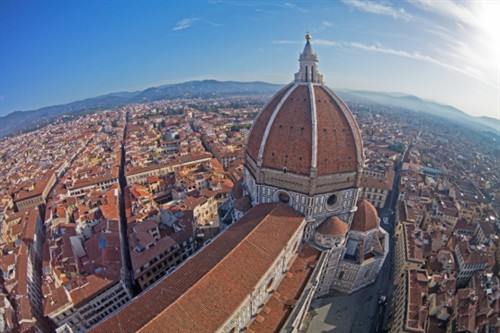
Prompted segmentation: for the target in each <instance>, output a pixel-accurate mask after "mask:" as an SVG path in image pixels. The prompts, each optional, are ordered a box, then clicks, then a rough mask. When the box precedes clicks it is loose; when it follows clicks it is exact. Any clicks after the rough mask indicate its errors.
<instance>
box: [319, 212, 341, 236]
mask: <svg viewBox="0 0 500 333" xmlns="http://www.w3.org/2000/svg"><path fill="white" fill-rule="evenodd" d="M316 231H317V232H319V233H320V234H322V235H329V236H341V235H345V234H347V232H348V231H349V226H348V225H347V223H345V222H344V221H342V220H341V219H340V218H339V217H338V216H331V217H329V218H328V219H326V221H324V222H323V223H321V225H320V226H319V228H318V229H316Z"/></svg>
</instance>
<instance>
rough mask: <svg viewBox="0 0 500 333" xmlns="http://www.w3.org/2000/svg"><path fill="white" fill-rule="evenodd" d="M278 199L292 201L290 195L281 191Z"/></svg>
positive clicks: (286, 201)
mask: <svg viewBox="0 0 500 333" xmlns="http://www.w3.org/2000/svg"><path fill="white" fill-rule="evenodd" d="M278 200H279V201H281V202H282V203H284V204H287V203H289V202H290V196H289V195H288V193H286V192H281V193H280V194H278Z"/></svg>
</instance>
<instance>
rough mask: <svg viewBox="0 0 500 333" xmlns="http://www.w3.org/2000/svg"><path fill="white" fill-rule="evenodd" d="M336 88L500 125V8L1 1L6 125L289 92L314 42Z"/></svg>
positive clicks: (0, 108)
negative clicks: (98, 102) (161, 89)
mask: <svg viewBox="0 0 500 333" xmlns="http://www.w3.org/2000/svg"><path fill="white" fill-rule="evenodd" d="M306 31H308V32H309V33H310V34H311V35H312V43H313V47H314V49H315V51H316V53H317V54H318V57H319V60H320V64H319V69H320V72H322V73H323V74H324V77H325V81H326V83H327V84H328V85H329V86H330V87H332V88H334V89H339V88H343V89H364V90H374V91H389V92H404V93H409V94H413V95H416V96H419V97H421V98H424V99H430V100H434V101H438V102H441V103H444V104H449V105H453V106H455V107H457V108H459V109H461V110H463V111H465V112H467V113H469V114H472V115H476V116H481V115H486V116H490V117H494V118H498V119H500V105H499V103H500V93H499V90H500V88H499V76H500V60H499V57H500V55H499V53H500V50H499V49H500V34H499V31H500V2H499V1H498V0H491V1H486V0H483V1H481V0H479V1H462V2H451V1H450V2H448V1H430V0H427V1H386V0H384V1H360V0H349V1H348V0H345V1H307V2H306V1H223V0H221V1H217V0H214V1H164V2H163V1H111V0H108V1H43V0H39V1H25V0H17V1H6V0H1V1H0V115H6V114H8V113H10V112H13V111H16V110H30V109H36V108H39V107H43V106H49V105H55V104H61V103H66V102H72V101H75V100H79V99H84V98H89V97H95V96H98V95H102V94H106V93H110V92H117V91H135V90H139V89H144V88H147V87H150V86H157V85H162V84H166V83H176V82H184V81H188V80H193V79H208V78H210V79H218V80H238V81H257V80H258V81H267V82H273V83H288V82H290V81H291V80H292V78H293V74H294V73H295V72H296V71H297V69H298V62H297V59H298V56H299V53H300V52H301V51H302V48H303V45H304V42H305V40H304V35H305V32H306Z"/></svg>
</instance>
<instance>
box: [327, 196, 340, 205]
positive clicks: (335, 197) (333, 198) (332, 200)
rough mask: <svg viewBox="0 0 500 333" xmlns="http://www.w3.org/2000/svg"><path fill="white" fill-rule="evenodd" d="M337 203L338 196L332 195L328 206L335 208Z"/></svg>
mask: <svg viewBox="0 0 500 333" xmlns="http://www.w3.org/2000/svg"><path fill="white" fill-rule="evenodd" d="M336 202H337V195H335V194H332V195H330V196H329V197H328V199H326V203H327V204H328V206H333V205H335V203H336Z"/></svg>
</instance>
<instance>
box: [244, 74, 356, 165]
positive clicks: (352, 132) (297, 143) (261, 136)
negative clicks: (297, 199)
mask: <svg viewBox="0 0 500 333" xmlns="http://www.w3.org/2000/svg"><path fill="white" fill-rule="evenodd" d="M247 154H248V156H249V157H250V158H252V159H253V160H254V161H255V162H257V164H258V165H260V166H261V167H263V168H270V169H276V170H283V169H284V168H286V170H287V172H292V173H297V174H302V175H310V174H311V172H312V171H313V170H314V169H316V170H317V175H328V174H336V173H344V172H353V171H354V172H355V171H358V169H359V167H360V165H361V163H362V145H361V136H360V134H359V129H358V126H357V124H356V121H355V120H354V118H353V116H352V114H351V112H350V110H349V108H348V107H347V106H346V105H345V103H344V102H343V101H342V100H341V99H340V98H339V97H338V96H337V95H335V93H333V92H332V91H331V90H330V89H328V88H327V87H326V86H324V85H323V84H311V83H303V82H295V83H292V84H290V85H288V86H286V87H285V88H283V89H282V90H281V91H279V92H278V93H277V94H276V95H275V96H274V97H273V98H272V99H271V101H270V102H269V103H268V104H267V105H266V106H265V107H264V109H263V110H262V111H261V112H260V113H259V115H258V116H257V118H256V119H255V121H254V125H253V127H252V130H251V132H250V135H249V139H248V144H247Z"/></svg>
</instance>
